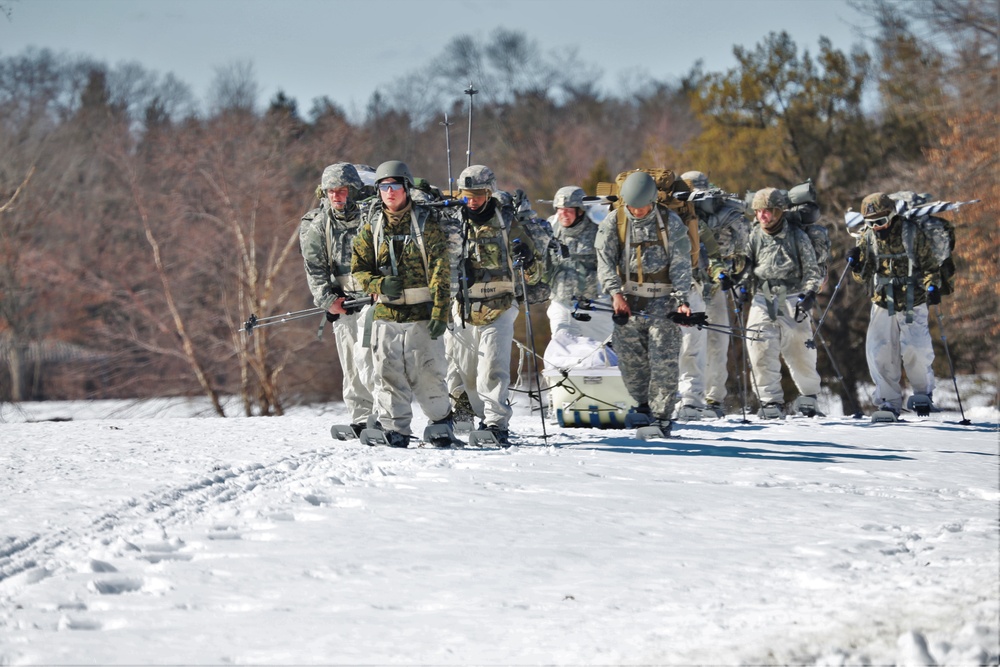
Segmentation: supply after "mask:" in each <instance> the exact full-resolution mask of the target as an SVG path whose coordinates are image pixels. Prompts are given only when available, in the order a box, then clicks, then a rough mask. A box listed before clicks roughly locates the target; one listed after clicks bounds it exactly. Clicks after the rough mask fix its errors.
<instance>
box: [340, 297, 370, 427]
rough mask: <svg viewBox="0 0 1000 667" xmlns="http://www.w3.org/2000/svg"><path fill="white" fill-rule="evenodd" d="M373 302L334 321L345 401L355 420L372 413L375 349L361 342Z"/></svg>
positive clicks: (358, 421) (361, 420)
mask: <svg viewBox="0 0 1000 667" xmlns="http://www.w3.org/2000/svg"><path fill="white" fill-rule="evenodd" d="M373 307H374V306H365V307H364V308H363V309H362V310H361V311H360V312H357V313H354V314H352V315H341V316H340V317H339V318H337V321H336V322H334V323H333V335H334V340H335V341H336V344H337V355H338V356H339V357H340V368H341V371H342V372H343V375H344V382H343V385H342V386H343V394H344V404H345V405H346V406H347V411H348V412H349V413H350V415H351V423H352V424H363V423H365V421H367V419H368V416H369V415H370V414H371V413H372V404H373V398H372V379H373V377H374V375H373V368H372V351H371V348H366V347H363V346H362V344H361V343H362V340H363V338H364V331H365V318H366V317H368V311H369V310H370V309H371V308H373Z"/></svg>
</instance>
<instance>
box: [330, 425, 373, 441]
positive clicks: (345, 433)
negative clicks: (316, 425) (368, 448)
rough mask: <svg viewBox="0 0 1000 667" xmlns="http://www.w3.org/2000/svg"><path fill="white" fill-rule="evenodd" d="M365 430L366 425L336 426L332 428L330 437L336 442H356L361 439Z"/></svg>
mask: <svg viewBox="0 0 1000 667" xmlns="http://www.w3.org/2000/svg"><path fill="white" fill-rule="evenodd" d="M363 430H365V425H364V424H350V425H345V424H334V425H333V426H331V427H330V435H332V436H333V439H334V440H356V439H357V438H359V437H361V431H363Z"/></svg>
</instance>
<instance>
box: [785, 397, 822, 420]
mask: <svg viewBox="0 0 1000 667" xmlns="http://www.w3.org/2000/svg"><path fill="white" fill-rule="evenodd" d="M792 412H795V413H798V414H800V415H803V416H806V417H825V416H826V415H824V414H823V413H822V412H820V411H819V406H818V405H817V404H816V397H815V396H812V395H809V396H799V397H798V398H796V399H795V402H794V403H792Z"/></svg>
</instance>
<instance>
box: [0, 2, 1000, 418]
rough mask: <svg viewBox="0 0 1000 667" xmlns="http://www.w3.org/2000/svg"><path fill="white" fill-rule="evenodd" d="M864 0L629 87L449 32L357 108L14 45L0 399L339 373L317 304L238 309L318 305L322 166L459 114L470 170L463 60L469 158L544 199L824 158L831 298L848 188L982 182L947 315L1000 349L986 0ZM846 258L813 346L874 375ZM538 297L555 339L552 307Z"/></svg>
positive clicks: (762, 179)
mask: <svg viewBox="0 0 1000 667" xmlns="http://www.w3.org/2000/svg"><path fill="white" fill-rule="evenodd" d="M855 5H856V6H857V7H858V8H859V9H861V10H863V12H864V13H865V14H866V15H867V16H869V17H870V18H872V19H873V24H874V25H875V26H877V28H876V31H875V34H874V35H872V36H871V38H870V40H869V43H868V44H867V47H865V48H862V47H861V46H856V47H854V48H853V50H851V51H850V52H848V53H845V52H843V51H840V50H838V49H835V48H834V47H833V46H832V45H831V44H830V42H829V41H828V40H825V39H823V40H821V41H820V43H819V46H818V49H817V50H816V51H815V52H812V51H810V50H808V49H803V48H801V47H800V46H799V45H798V44H796V42H795V40H794V38H793V36H792V35H789V34H787V33H783V32H782V33H772V34H770V35H768V36H767V37H765V38H764V39H763V40H762V41H761V42H760V43H758V44H757V45H755V46H754V47H753V48H743V47H736V48H734V55H735V57H736V60H737V65H736V66H735V67H733V68H732V69H730V70H728V71H724V72H705V71H703V68H702V67H701V65H700V64H699V63H695V64H693V66H692V67H691V69H690V70H689V72H688V73H687V74H686V75H685V76H684V77H682V78H681V79H680V80H679V81H675V82H665V81H657V80H649V79H647V80H636V81H634V82H632V85H630V86H628V88H627V90H624V91H623V92H621V93H620V94H618V95H614V96H613V95H606V94H602V93H601V92H600V91H598V89H597V88H596V87H595V85H594V80H595V79H596V78H597V75H598V73H599V70H598V69H597V68H596V67H594V66H592V65H588V64H587V63H585V62H582V61H581V60H580V59H579V56H578V54H575V53H570V54H568V55H565V54H563V55H560V54H553V53H544V52H542V51H541V49H540V48H539V47H538V45H537V44H536V43H534V42H533V41H532V40H530V39H528V38H527V37H526V36H525V35H523V34H521V33H518V32H515V31H510V30H504V29H498V30H496V31H494V32H493V33H492V34H491V35H490V37H489V39H487V40H485V41H483V40H474V39H472V38H471V37H459V38H456V39H455V40H452V41H451V42H449V43H448V44H446V45H445V47H444V48H443V50H442V52H441V54H440V56H439V57H437V58H435V59H433V60H432V61H431V62H430V63H427V64H426V65H424V66H423V67H421V68H420V69H418V70H415V71H413V72H410V73H407V74H406V75H404V76H401V77H400V78H399V79H398V80H396V81H394V82H391V83H389V84H388V85H386V86H383V87H382V88H380V89H379V90H378V91H377V92H376V93H375V94H373V96H372V97H371V99H370V100H369V103H368V105H367V107H366V109H365V111H364V114H363V117H361V118H350V117H348V115H347V113H345V111H344V110H343V109H342V108H340V107H339V106H338V105H337V104H336V102H334V101H333V100H331V99H329V98H326V97H324V98H321V99H318V100H314V101H313V102H312V106H311V108H310V110H309V111H308V112H307V113H305V114H303V113H302V112H301V111H300V109H299V107H298V103H297V101H296V100H294V99H291V98H288V97H287V96H286V95H284V94H283V93H278V94H277V95H276V96H275V97H274V98H273V99H272V100H270V103H269V104H268V105H267V108H266V109H263V110H260V109H258V108H257V96H258V89H257V84H256V82H255V80H254V76H253V70H252V66H251V65H249V64H246V63H243V64H235V65H232V66H229V67H226V68H221V69H219V70H217V72H216V79H215V81H214V83H213V85H212V87H211V92H210V94H209V96H208V100H207V104H206V110H205V111H201V110H199V109H198V106H197V104H196V102H195V99H194V96H193V95H192V94H191V92H190V89H189V88H188V87H187V86H186V85H185V84H184V83H183V82H181V81H179V80H177V79H176V78H175V77H173V76H172V75H169V74H168V75H166V76H160V75H157V74H154V73H151V72H149V71H147V70H145V69H144V68H142V66H141V65H138V64H135V63H130V64H124V65H118V66H116V67H108V66H107V65H105V64H103V63H100V62H96V61H92V60H88V59H86V58H70V57H68V56H65V55H58V54H54V53H52V52H51V51H48V50H35V49H29V50H26V51H24V52H22V53H20V54H15V55H0V156H2V160H0V400H5V401H19V400H39V399H73V398H110V397H147V396H169V395H195V394H200V395H205V396H208V397H209V398H210V399H211V401H212V403H213V405H214V406H215V410H216V411H217V412H218V413H219V414H224V413H225V411H226V408H225V407H224V398H225V397H229V396H238V397H240V399H241V407H240V411H241V412H242V413H244V414H248V415H250V414H263V415H268V414H282V412H283V411H284V409H285V407H286V406H287V405H288V404H289V403H290V402H291V403H294V402H302V401H314V400H329V399H333V398H338V397H339V387H340V377H339V368H338V366H337V364H336V363H335V361H334V359H333V355H334V354H335V352H334V350H333V346H332V345H330V344H329V341H327V342H326V346H325V347H323V346H322V345H323V343H319V342H317V340H316V333H317V329H318V328H319V324H320V322H319V319H318V318H317V320H316V322H315V325H313V323H312V322H311V320H304V321H301V322H297V323H296V324H295V325H292V324H288V325H284V326H281V327H274V328H271V329H259V330H257V331H255V332H254V333H253V335H251V336H247V335H246V334H245V332H243V331H241V329H242V325H243V322H244V320H245V319H246V318H247V317H248V316H249V314H251V313H254V314H257V315H258V316H266V315H274V314H277V313H284V312H288V311H294V310H299V309H303V308H308V307H311V306H312V303H311V300H310V297H309V291H308V289H307V288H306V284H305V280H304V276H303V270H302V261H301V257H300V255H299V250H298V223H299V218H300V216H301V215H302V214H303V213H304V212H305V211H307V210H308V209H310V208H312V207H313V206H315V205H316V203H317V200H316V198H315V190H316V186H317V184H318V181H319V176H320V173H321V172H322V169H323V167H324V166H326V165H327V164H330V163H332V162H337V161H351V162H354V163H360V164H371V165H377V164H378V163H380V162H382V161H384V160H387V159H402V160H404V161H405V162H407V164H409V165H410V167H411V168H412V170H413V172H414V174H415V175H417V176H419V177H423V178H426V179H427V180H429V181H431V182H433V183H435V184H437V185H439V186H442V187H444V186H446V181H447V176H448V173H449V168H448V161H449V156H448V154H447V152H446V150H445V131H446V128H445V127H444V126H443V121H444V118H445V114H447V118H448V120H449V122H452V123H453V125H452V126H451V127H450V128H449V131H450V139H451V145H452V153H453V154H455V155H456V157H455V158H454V159H453V162H454V166H455V173H457V171H458V170H460V169H461V167H463V166H464V164H465V159H464V158H465V155H464V152H465V151H464V149H465V148H466V146H465V139H466V134H467V132H468V131H469V127H468V117H467V114H468V103H469V96H468V95H466V94H464V93H463V90H464V89H465V88H466V87H468V86H469V85H470V83H471V84H473V85H474V86H475V88H476V89H477V90H478V91H479V92H478V93H477V94H476V95H475V97H474V100H473V101H474V104H475V111H474V115H473V120H472V123H473V126H472V133H473V135H472V141H471V151H472V156H471V157H472V161H473V162H475V163H482V164H487V165H489V166H490V167H491V168H492V169H493V170H494V171H495V173H496V174H497V175H498V179H499V183H500V187H502V188H504V189H510V190H513V189H515V188H521V189H523V190H524V191H525V192H527V193H528V195H529V196H530V197H531V199H532V200H538V199H551V197H552V195H553V193H554V192H555V191H556V190H557V189H558V188H559V187H561V186H564V185H569V184H575V185H580V186H581V187H583V188H584V189H585V190H587V192H588V193H591V194H592V193H594V189H595V187H596V184H597V183H598V182H600V181H608V180H611V179H613V178H614V176H615V174H617V173H618V172H620V171H623V170H625V169H629V168H634V167H637V166H648V167H652V166H663V167H668V168H672V169H675V170H676V171H677V172H683V171H687V170H700V171H704V172H706V173H707V174H708V175H709V176H710V178H711V180H712V181H713V183H715V184H717V185H719V186H720V187H722V188H724V189H726V190H728V191H731V192H735V193H743V192H746V191H748V190H756V189H758V188H762V187H766V186H775V187H781V188H789V187H791V186H793V185H795V184H796V183H800V182H802V181H804V180H805V179H807V178H811V179H812V180H813V181H814V183H816V185H817V189H818V191H819V197H820V202H821V205H822V207H823V212H824V217H823V220H822V222H823V224H826V225H827V226H828V228H829V229H830V236H831V238H832V239H833V244H834V245H833V261H832V263H831V271H830V274H829V276H828V279H827V283H826V286H825V288H824V290H823V293H822V294H821V295H820V307H825V306H826V302H827V300H828V299H829V297H830V295H831V293H832V290H833V285H834V284H836V282H837V280H838V279H839V278H840V275H841V272H842V271H844V270H846V264H845V262H844V261H843V260H844V257H845V255H846V252H847V250H848V248H849V247H850V246H851V245H852V244H853V239H852V238H851V237H850V236H849V235H848V234H847V233H846V231H845V229H844V225H843V214H844V212H845V211H846V210H847V209H848V208H850V207H855V208H857V206H858V205H859V203H860V201H861V199H862V198H863V197H864V196H865V195H867V194H870V193H871V192H875V191H879V190H882V191H889V192H892V191H896V190H904V189H905V190H916V191H920V192H931V193H932V194H933V195H934V196H935V198H939V199H951V200H968V199H973V198H978V199H981V200H982V202H981V203H980V204H977V205H975V206H969V207H965V208H963V209H962V210H961V211H960V212H958V213H957V214H954V215H953V219H954V221H955V223H956V226H957V228H958V247H957V248H956V253H955V254H956V263H957V265H958V281H957V292H956V294H955V295H954V296H952V297H950V299H949V300H948V301H947V302H946V304H945V306H944V308H945V313H946V318H945V321H946V326H947V336H948V342H949V344H950V352H951V355H952V357H953V358H954V361H955V365H956V370H957V371H958V372H959V373H977V374H982V373H995V372H996V371H997V357H996V351H995V344H994V341H995V340H996V336H997V335H998V334H1000V322H998V318H997V310H998V308H997V307H998V305H1000V290H998V286H997V285H998V280H997V278H998V276H997V270H996V268H997V253H996V249H997V247H998V244H997V240H998V239H997V223H996V220H997V213H998V211H997V208H998V206H1000V204H998V202H1000V197H997V194H998V193H997V188H998V182H1000V180H998V178H997V175H998V174H997V160H998V157H997V156H998V155H1000V146H998V139H997V136H996V131H995V130H996V126H997V106H996V90H997V83H998V81H997V71H998V69H997V46H996V45H997V32H998V26H997V16H996V14H995V11H994V10H995V7H994V6H993V5H992V4H991V2H990V1H989V0H922V1H921V2H916V3H914V2H903V1H897V0H856V2H855ZM537 210H538V211H539V213H540V214H541V215H543V216H547V215H548V214H549V213H551V209H549V208H547V206H546V205H544V204H538V205H537ZM849 283H850V281H849V280H848V281H845V285H844V286H843V288H842V289H841V292H840V293H839V294H838V296H837V298H836V300H835V301H834V303H833V306H832V307H831V309H830V313H829V314H828V316H827V319H826V321H825V323H824V334H825V336H826V338H827V339H828V340H829V341H831V343H834V344H833V345H831V348H830V349H831V355H829V356H825V355H824V354H822V353H821V354H820V371H821V374H822V375H823V377H824V380H825V381H827V382H828V383H829V384H830V387H831V389H832V390H833V391H834V392H838V393H843V392H844V391H846V392H855V391H856V389H857V387H858V386H859V384H860V383H864V382H867V380H868V375H867V366H866V363H865V360H864V332H865V328H866V325H867V320H868V302H867V298H866V296H865V294H864V291H863V290H862V289H860V288H859V287H858V286H852V285H850V284H849ZM535 315H536V316H537V317H535V316H533V322H534V327H533V328H534V331H535V333H536V335H538V336H539V337H540V339H541V338H542V337H543V336H545V334H546V332H547V322H546V321H545V317H544V312H543V310H541V309H539V310H538V312H537V313H536V314H535ZM303 322H305V323H303ZM521 326H522V327H523V324H522V325H521ZM932 332H933V328H932ZM940 333H941V334H942V335H941V337H942V338H943V334H944V332H940ZM325 335H326V336H327V337H329V335H330V334H329V333H327V334H325ZM939 352H940V354H939V355H938V356H939V359H938V364H937V368H936V370H937V375H938V377H941V378H943V377H947V376H948V375H949V372H950V371H949V369H948V367H947V362H946V360H945V357H944V353H943V349H942V350H940V351H939ZM831 356H832V359H831ZM834 362H836V366H835V365H834ZM735 363H736V362H735V357H734V360H733V364H734V366H733V367H734V368H735ZM838 371H839V373H838ZM838 375H840V377H842V379H843V386H841V385H840V381H839V380H838V379H837V376H838ZM735 393H736V392H734V393H733V395H735Z"/></svg>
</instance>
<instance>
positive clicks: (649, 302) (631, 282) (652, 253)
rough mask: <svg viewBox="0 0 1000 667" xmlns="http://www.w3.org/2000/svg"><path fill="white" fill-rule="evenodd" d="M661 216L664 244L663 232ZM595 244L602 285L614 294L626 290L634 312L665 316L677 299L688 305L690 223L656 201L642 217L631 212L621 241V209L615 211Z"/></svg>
mask: <svg viewBox="0 0 1000 667" xmlns="http://www.w3.org/2000/svg"><path fill="white" fill-rule="evenodd" d="M657 212H659V216H657ZM661 220H662V222H663V225H664V227H665V228H666V234H667V240H666V244H664V241H663V236H662V235H661V233H660V221H661ZM664 246H666V247H664ZM594 247H595V248H596V250H597V279H598V280H599V281H600V283H601V288H602V289H603V290H604V291H605V292H607V293H608V294H612V295H613V294H617V293H619V292H622V293H623V294H624V295H625V298H626V299H627V301H628V304H629V307H630V308H631V309H632V310H633V311H636V310H645V311H647V312H649V313H650V314H657V315H666V314H667V313H668V312H671V311H672V310H674V309H675V306H676V304H677V303H687V296H688V292H690V291H691V284H692V279H691V275H692V274H691V241H690V239H689V238H688V230H687V226H686V225H685V224H684V223H683V222H682V221H681V218H680V216H678V215H677V214H676V213H674V212H672V211H670V210H668V209H666V208H664V207H663V206H659V205H657V206H656V207H654V210H653V211H652V212H651V213H650V214H649V215H647V216H646V217H645V218H642V219H641V220H635V219H633V218H632V216H631V215H628V216H627V227H626V239H625V242H624V243H623V242H622V241H621V239H620V238H619V235H618V211H616V210H612V211H611V212H610V213H609V214H608V216H607V217H606V218H604V221H603V222H601V224H600V225H599V226H598V229H597V239H596V240H595V241H594ZM626 248H628V252H627V254H626ZM636 286H638V289H639V290H642V289H650V288H652V289H655V290H656V292H657V294H656V295H653V296H642V295H641V294H640V293H638V292H637V290H636ZM630 292H631V293H630ZM645 293H646V294H648V293H649V292H645Z"/></svg>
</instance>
